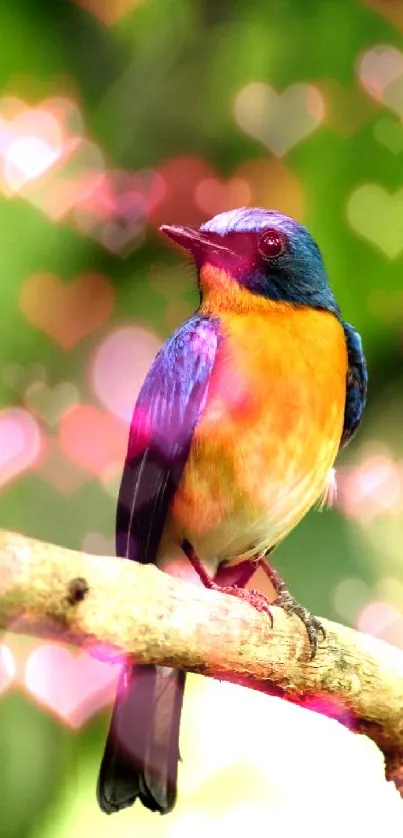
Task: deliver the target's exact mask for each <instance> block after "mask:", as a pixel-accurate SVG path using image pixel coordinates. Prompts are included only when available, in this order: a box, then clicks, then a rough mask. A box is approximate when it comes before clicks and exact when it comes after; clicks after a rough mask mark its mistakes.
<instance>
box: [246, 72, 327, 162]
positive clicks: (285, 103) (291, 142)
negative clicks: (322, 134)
mask: <svg viewBox="0 0 403 838" xmlns="http://www.w3.org/2000/svg"><path fill="white" fill-rule="evenodd" d="M234 116H235V120H236V122H237V123H238V125H239V126H240V128H242V130H243V131H245V132H246V133H247V134H250V136H251V137H254V138H255V139H256V140H259V141H260V142H262V143H263V144H264V145H265V146H266V147H267V148H268V149H270V151H272V152H273V154H275V155H277V156H278V157H281V156H282V155H284V154H287V152H288V151H290V150H291V149H292V148H294V146H296V145H297V144H298V143H300V142H302V140H304V139H306V138H307V137H309V136H310V134H312V133H313V132H314V131H315V130H316V129H317V128H318V127H319V125H320V124H321V122H322V121H323V119H324V116H325V102H324V99H323V96H322V94H321V93H320V90H319V89H318V88H317V87H314V86H313V85H311V84H294V85H292V86H291V87H288V88H287V89H286V90H284V91H283V92H282V93H278V92H277V91H276V90H274V88H272V87H270V85H268V84H266V83H265V82H252V83H251V84H247V85H246V86H245V87H243V88H242V89H241V90H240V91H239V93H238V94H237V96H236V99H235V104H234Z"/></svg>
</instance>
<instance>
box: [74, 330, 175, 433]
mask: <svg viewBox="0 0 403 838" xmlns="http://www.w3.org/2000/svg"><path fill="white" fill-rule="evenodd" d="M160 347H161V340H160V338H159V337H158V335H156V334H155V333H154V332H151V331H150V330H148V329H144V328H142V327H140V326H125V327H122V328H120V329H117V330H116V331H114V332H112V333H111V334H109V335H108V336H107V337H106V338H105V339H104V340H103V341H102V343H100V345H99V346H98V347H97V349H96V351H95V354H94V357H93V359H92V362H91V367H90V382H91V387H92V389H93V391H94V393H95V394H96V396H97V397H98V399H99V400H100V402H101V403H102V404H103V405H104V407H106V408H107V409H108V410H109V411H110V412H111V413H113V414H114V416H117V417H118V419H121V420H122V421H123V422H126V423H127V424H129V423H130V421H131V418H132V414H133V408H134V405H135V402H136V399H137V396H138V394H139V391H140V387H141V385H142V384H143V381H144V379H145V377H146V375H147V372H148V370H149V368H150V366H151V364H152V362H153V360H154V358H155V356H156V354H157V352H158V350H159V349H160Z"/></svg>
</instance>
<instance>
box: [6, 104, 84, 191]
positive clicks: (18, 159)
mask: <svg viewBox="0 0 403 838" xmlns="http://www.w3.org/2000/svg"><path fill="white" fill-rule="evenodd" d="M81 131H82V120H81V115H80V113H79V110H78V108H77V107H76V106H75V105H74V103H73V102H72V101H70V100H69V99H63V98H61V97H57V98H54V99H46V100H44V101H43V102H41V103H40V104H38V105H36V106H34V107H32V106H30V105H28V104H27V103H26V102H24V101H23V100H21V99H18V98H17V97H11V96H9V97H3V98H2V99H0V189H2V191H4V192H5V193H6V194H7V195H10V194H15V193H19V192H21V191H22V190H23V189H24V188H25V187H26V186H27V185H29V184H30V183H31V182H32V181H36V180H38V179H40V178H42V177H43V176H44V175H45V174H46V173H47V172H48V171H49V170H51V169H52V168H53V167H54V166H55V165H56V164H59V163H60V162H61V161H62V160H63V159H67V158H68V157H69V156H70V155H71V154H72V153H73V151H74V150H75V148H76V145H77V143H78V141H79V138H80V136H81Z"/></svg>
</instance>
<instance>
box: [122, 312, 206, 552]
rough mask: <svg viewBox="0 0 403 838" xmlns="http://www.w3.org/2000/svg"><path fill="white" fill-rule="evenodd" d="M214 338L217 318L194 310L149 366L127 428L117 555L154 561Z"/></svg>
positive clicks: (189, 439) (201, 401)
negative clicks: (191, 315) (127, 443)
mask: <svg viewBox="0 0 403 838" xmlns="http://www.w3.org/2000/svg"><path fill="white" fill-rule="evenodd" d="M218 341H219V324H218V321H217V320H215V319H213V318H208V317H202V316H200V315H198V314H195V315H193V317H191V318H190V320H188V321H187V322H186V323H184V324H183V325H182V326H181V327H180V328H179V329H178V330H177V331H176V332H174V334H173V335H172V337H171V338H170V339H169V340H168V341H167V342H166V343H165V344H164V346H163V347H162V349H161V350H160V352H159V353H158V355H157V357H156V359H155V361H154V363H153V365H152V366H151V369H150V371H149V373H148V375H147V378H146V380H145V382H144V384H143V387H142V389H141V391H140V394H139V397H138V400H137V403H136V406H135V409H134V414H133V419H132V423H131V427H130V435H129V446H128V452H127V457H126V462H125V466H124V470H123V476H122V482H121V486H120V492H119V500H118V509H117V518H116V550H117V555H118V556H123V557H125V558H128V559H134V560H135V561H139V562H142V563H143V564H147V563H150V562H154V561H155V558H156V554H157V550H158V545H159V542H160V539H161V536H162V531H163V528H164V524H165V520H166V516H167V512H168V509H169V505H170V503H171V501H172V498H173V495H174V493H175V490H176V488H177V486H178V484H179V482H180V479H181V477H182V473H183V469H184V467H185V464H186V460H187V458H188V455H189V450H190V446H191V442H192V438H193V433H194V430H195V427H196V425H197V422H198V420H199V417H200V414H201V412H202V410H203V408H204V405H205V402H206V397H207V389H208V383H209V379H210V373H211V370H212V367H213V364H214V359H215V355H216V351H217V345H218Z"/></svg>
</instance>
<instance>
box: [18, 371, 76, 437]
mask: <svg viewBox="0 0 403 838" xmlns="http://www.w3.org/2000/svg"><path fill="white" fill-rule="evenodd" d="M78 402H79V393H78V390H77V388H76V387H75V386H74V384H72V383H71V382H70V381H61V382H60V383H59V384H55V386H54V387H49V386H48V385H47V384H45V382H44V381H38V382H34V383H33V384H30V385H29V387H27V389H26V391H25V403H26V405H27V407H29V409H30V410H31V411H32V412H33V413H35V414H36V415H37V416H39V418H40V419H42V420H43V421H44V422H46V423H47V424H48V425H50V426H53V425H57V423H58V422H59V421H60V419H61V418H62V416H64V414H65V413H66V411H67V410H69V409H70V408H71V407H73V405H75V404H78Z"/></svg>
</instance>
